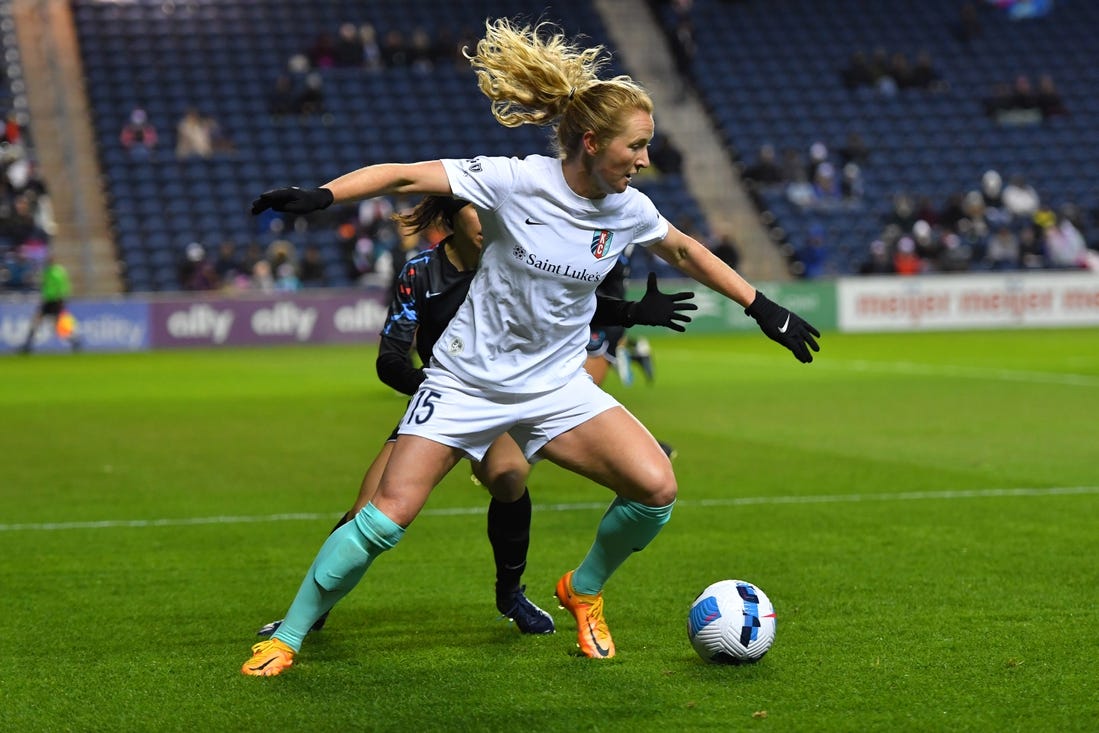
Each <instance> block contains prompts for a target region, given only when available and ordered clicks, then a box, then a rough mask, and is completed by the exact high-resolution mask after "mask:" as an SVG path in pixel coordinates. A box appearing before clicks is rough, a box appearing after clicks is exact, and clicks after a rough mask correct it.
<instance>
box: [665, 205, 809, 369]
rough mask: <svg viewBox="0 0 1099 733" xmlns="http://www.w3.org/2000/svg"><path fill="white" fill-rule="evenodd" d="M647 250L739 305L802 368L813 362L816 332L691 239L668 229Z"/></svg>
mask: <svg viewBox="0 0 1099 733" xmlns="http://www.w3.org/2000/svg"><path fill="white" fill-rule="evenodd" d="M649 249H650V251H651V252H653V253H654V254H656V255H657V256H659V257H660V258H661V259H663V260H665V261H666V262H668V263H669V264H671V265H672V266H673V267H675V268H677V269H678V270H680V271H682V272H683V273H684V274H686V275H688V276H690V277H692V278H694V279H695V280H697V281H698V282H700V283H702V284H703V285H705V286H706V287H708V288H710V289H712V290H715V291H717V292H719V293H721V294H722V295H724V296H725V297H727V298H729V299H731V300H733V301H735V302H737V303H739V304H740V305H741V306H743V307H744V309H745V310H744V312H745V313H747V314H748V315H750V316H751V317H752V318H754V319H755V320H756V323H757V324H759V328H760V330H761V331H763V333H764V334H766V335H767V336H768V338H770V339H772V340H774V341H776V342H778V343H780V344H782V345H783V346H785V347H786V348H788V349H789V350H790V351H791V352H792V353H793V354H794V356H795V357H797V360H798V361H800V362H802V363H803V364H808V363H809V362H811V361H812V360H813V354H812V352H813V351H820V345H819V344H817V342H816V338H819V337H820V331H818V330H817V329H816V328H814V327H813V326H812V324H810V323H808V322H807V321H805V320H804V319H802V318H801V317H800V316H798V315H797V314H796V313H793V312H792V311H790V310H787V309H786V308H784V307H782V306H781V305H779V304H777V303H774V302H772V301H771V300H769V299H768V298H767V296H765V295H764V294H763V293H761V292H759V291H758V290H756V289H755V287H754V286H753V285H752V284H751V283H749V282H748V281H747V280H745V279H744V278H743V277H741V276H740V274H739V273H737V271H736V270H734V269H733V268H731V267H729V266H728V265H727V264H725V263H724V262H722V261H721V260H720V259H718V258H717V256H716V255H714V253H713V252H711V251H710V250H708V249H707V248H706V246H705V245H703V244H702V243H701V242H699V241H698V240H696V239H694V238H693V237H689V236H687V235H686V234H684V233H683V232H681V231H679V230H678V229H676V228H675V227H674V226H669V228H668V236H667V237H665V238H664V240H663V241H662V242H658V243H656V244H654V245H652V246H651V247H650V248H649ZM815 337H816V338H815Z"/></svg>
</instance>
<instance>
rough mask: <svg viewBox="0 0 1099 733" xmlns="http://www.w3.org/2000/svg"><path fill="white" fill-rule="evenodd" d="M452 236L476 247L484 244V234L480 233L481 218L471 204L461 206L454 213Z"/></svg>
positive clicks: (478, 247)
mask: <svg viewBox="0 0 1099 733" xmlns="http://www.w3.org/2000/svg"><path fill="white" fill-rule="evenodd" d="M454 236H455V238H461V239H462V240H463V241H464V242H468V243H471V244H473V245H474V246H475V247H477V249H480V248H481V245H483V244H484V240H485V238H484V236H483V235H482V234H481V219H480V217H478V216H477V209H475V208H473V207H472V206H463V207H462V208H460V209H458V213H456V214H455V215H454Z"/></svg>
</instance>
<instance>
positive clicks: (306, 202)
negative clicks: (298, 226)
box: [252, 186, 335, 216]
mask: <svg viewBox="0 0 1099 733" xmlns="http://www.w3.org/2000/svg"><path fill="white" fill-rule="evenodd" d="M334 200H335V198H334V197H333V196H332V192H331V191H329V190H328V189H327V188H298V187H296V186H295V187H293V188H276V189H272V190H271V191H264V192H263V193H261V194H260V195H259V198H258V199H256V200H255V201H253V202H252V216H255V215H256V214H259V213H260V212H262V211H267V210H268V209H272V210H274V211H285V212H286V213H288V214H308V213H310V212H312V211H320V210H321V209H327V208H328V207H329V206H331V205H332V202H333V201H334Z"/></svg>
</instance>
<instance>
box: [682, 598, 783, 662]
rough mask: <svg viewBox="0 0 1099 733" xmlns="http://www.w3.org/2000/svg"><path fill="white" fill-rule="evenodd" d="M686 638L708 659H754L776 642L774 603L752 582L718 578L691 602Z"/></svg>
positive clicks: (750, 660)
mask: <svg viewBox="0 0 1099 733" xmlns="http://www.w3.org/2000/svg"><path fill="white" fill-rule="evenodd" d="M687 637H688V638H689V639H690V640H691V646H693V647H694V648H695V651H696V652H698V655H699V656H700V657H702V658H703V659H705V660H706V661H707V662H714V663H716V664H745V663H747V662H755V661H757V660H758V659H759V658H760V657H762V656H763V655H764V654H766V653H767V650H768V649H770V648H771V644H773V643H774V641H775V609H774V606H772V605H771V600H770V599H769V598H768V597H767V596H766V594H764V592H763V591H762V590H760V589H759V588H758V587H756V586H755V585H753V584H752V583H749V582H747V581H744V580H720V581H718V582H716V583H714V584H713V585H711V586H709V587H707V588H706V590H704V591H702V592H701V593H699V594H698V598H695V599H694V602H693V603H691V612H690V614H689V615H688V616H687Z"/></svg>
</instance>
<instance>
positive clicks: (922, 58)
mask: <svg viewBox="0 0 1099 733" xmlns="http://www.w3.org/2000/svg"><path fill="white" fill-rule="evenodd" d="M840 76H841V78H842V80H843V85H844V86H845V87H847V88H848V89H851V90H855V89H863V88H866V89H874V90H876V91H878V92H880V93H881V94H896V93H897V92H899V91H905V90H909V89H923V90H928V91H943V90H945V89H947V83H946V82H945V81H944V80H943V78H942V75H941V74H940V73H939V72H938V71H937V70H936V69H935V64H934V62H933V61H932V60H931V54H930V53H928V52H927V51H920V52H919V53H918V54H917V55H916V59H915V61H910V60H909V58H908V56H907V55H906V54H904V53H902V52H900V51H893V52H892V53H890V52H888V51H886V49H885V48H882V47H880V46H879V47H878V48H875V49H874V50H873V51H872V52H871V53H870V54H867V53H866V52H865V51H855V52H854V53H853V54H852V55H851V58H850V60H849V61H848V64H847V66H846V67H845V68H844V69H843V70H842V71H841V73H840Z"/></svg>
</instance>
